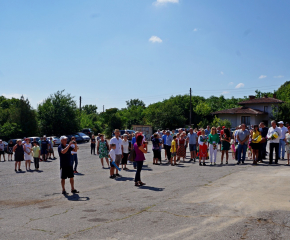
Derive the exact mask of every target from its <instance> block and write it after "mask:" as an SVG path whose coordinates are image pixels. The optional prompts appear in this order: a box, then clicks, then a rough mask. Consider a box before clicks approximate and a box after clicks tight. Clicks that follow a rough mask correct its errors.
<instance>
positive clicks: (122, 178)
mask: <svg viewBox="0 0 290 240" xmlns="http://www.w3.org/2000/svg"><path fill="white" fill-rule="evenodd" d="M115 180H116V181H117V182H126V181H133V180H134V178H131V177H120V178H115Z"/></svg>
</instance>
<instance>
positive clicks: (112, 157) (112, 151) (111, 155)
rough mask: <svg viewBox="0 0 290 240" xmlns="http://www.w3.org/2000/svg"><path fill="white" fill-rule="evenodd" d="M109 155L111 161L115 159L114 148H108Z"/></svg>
mask: <svg viewBox="0 0 290 240" xmlns="http://www.w3.org/2000/svg"><path fill="white" fill-rule="evenodd" d="M109 155H110V158H111V159H112V161H113V162H115V160H116V153H115V150H114V149H111V150H110V153H109Z"/></svg>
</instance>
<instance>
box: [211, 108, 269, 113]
mask: <svg viewBox="0 0 290 240" xmlns="http://www.w3.org/2000/svg"><path fill="white" fill-rule="evenodd" d="M212 114H251V115H262V114H266V113H265V112H262V111H260V110H256V109H253V108H248V107H238V108H230V109H225V110H221V111H217V112H213V113H212Z"/></svg>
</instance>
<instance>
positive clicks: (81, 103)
mask: <svg viewBox="0 0 290 240" xmlns="http://www.w3.org/2000/svg"><path fill="white" fill-rule="evenodd" d="M80 111H82V97H81V96H80Z"/></svg>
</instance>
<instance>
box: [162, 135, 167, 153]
mask: <svg viewBox="0 0 290 240" xmlns="http://www.w3.org/2000/svg"><path fill="white" fill-rule="evenodd" d="M166 137H167V135H166V132H165V130H163V135H162V144H163V149H164V152H165V159H166V157H167V154H166Z"/></svg>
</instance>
